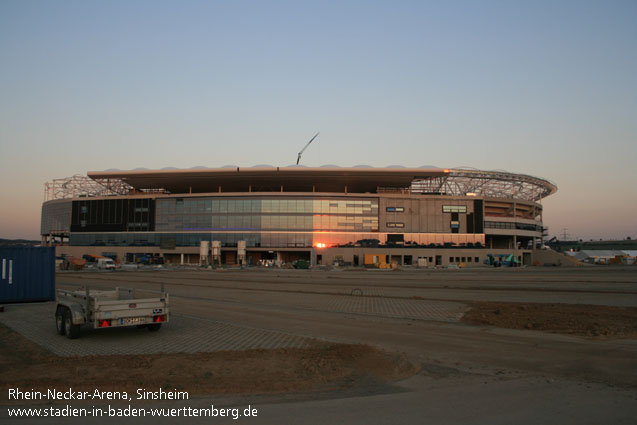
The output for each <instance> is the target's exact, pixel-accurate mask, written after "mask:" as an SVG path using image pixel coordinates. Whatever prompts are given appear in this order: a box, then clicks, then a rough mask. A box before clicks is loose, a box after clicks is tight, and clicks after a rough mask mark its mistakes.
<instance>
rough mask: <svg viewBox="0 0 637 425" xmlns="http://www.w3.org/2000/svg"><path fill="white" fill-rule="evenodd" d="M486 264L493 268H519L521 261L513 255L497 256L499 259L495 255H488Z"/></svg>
mask: <svg viewBox="0 0 637 425" xmlns="http://www.w3.org/2000/svg"><path fill="white" fill-rule="evenodd" d="M484 264H486V265H487V266H493V267H519V266H520V260H518V257H516V256H515V255H513V254H497V258H496V257H495V256H494V255H493V254H487V258H486V259H485V260H484Z"/></svg>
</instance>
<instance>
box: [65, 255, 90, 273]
mask: <svg viewBox="0 0 637 425" xmlns="http://www.w3.org/2000/svg"><path fill="white" fill-rule="evenodd" d="M85 265H86V260H85V259H83V258H79V257H72V256H70V255H69V256H66V257H63V258H62V262H61V263H60V269H61V270H82V269H83V268H84V266H85Z"/></svg>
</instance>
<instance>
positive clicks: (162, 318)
mask: <svg viewBox="0 0 637 425" xmlns="http://www.w3.org/2000/svg"><path fill="white" fill-rule="evenodd" d="M165 321H166V315H165V314H162V315H161V316H155V317H153V322H155V323H161V322H165Z"/></svg>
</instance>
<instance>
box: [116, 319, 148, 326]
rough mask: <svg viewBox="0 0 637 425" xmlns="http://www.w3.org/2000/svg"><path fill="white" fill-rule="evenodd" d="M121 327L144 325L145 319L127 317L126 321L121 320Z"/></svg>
mask: <svg viewBox="0 0 637 425" xmlns="http://www.w3.org/2000/svg"><path fill="white" fill-rule="evenodd" d="M120 323H121V324H122V325H135V324H139V323H146V318H145V317H127V318H126V319H121V322H120Z"/></svg>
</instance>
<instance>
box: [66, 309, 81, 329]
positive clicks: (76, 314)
mask: <svg viewBox="0 0 637 425" xmlns="http://www.w3.org/2000/svg"><path fill="white" fill-rule="evenodd" d="M66 307H67V308H68V309H70V310H71V316H72V319H73V324H74V325H83V324H84V323H86V316H85V315H84V309H83V308H82V306H80V305H78V304H71V305H67V306H66Z"/></svg>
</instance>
